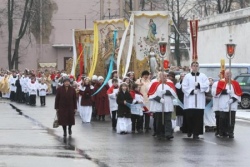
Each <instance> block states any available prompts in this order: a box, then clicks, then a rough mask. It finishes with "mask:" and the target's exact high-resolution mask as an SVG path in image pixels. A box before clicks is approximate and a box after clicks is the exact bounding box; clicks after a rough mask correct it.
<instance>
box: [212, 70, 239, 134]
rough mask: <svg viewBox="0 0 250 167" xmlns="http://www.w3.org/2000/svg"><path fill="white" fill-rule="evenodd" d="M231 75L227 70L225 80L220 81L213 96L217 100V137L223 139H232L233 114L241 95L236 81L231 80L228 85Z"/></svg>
mask: <svg viewBox="0 0 250 167" xmlns="http://www.w3.org/2000/svg"><path fill="white" fill-rule="evenodd" d="M231 75H232V73H230V71H229V70H228V69H227V70H226V71H225V78H224V79H221V80H220V81H219V82H218V83H217V86H216V94H215V96H216V97H218V98H219V110H220V127H219V128H220V129H219V136H220V137H223V138H224V137H229V138H234V125H235V114H236V110H237V107H238V102H240V101H241V95H242V90H241V87H240V85H239V83H238V82H237V81H235V80H231V85H230V81H229V79H230V78H231ZM230 87H231V88H230ZM230 119H231V120H230Z"/></svg>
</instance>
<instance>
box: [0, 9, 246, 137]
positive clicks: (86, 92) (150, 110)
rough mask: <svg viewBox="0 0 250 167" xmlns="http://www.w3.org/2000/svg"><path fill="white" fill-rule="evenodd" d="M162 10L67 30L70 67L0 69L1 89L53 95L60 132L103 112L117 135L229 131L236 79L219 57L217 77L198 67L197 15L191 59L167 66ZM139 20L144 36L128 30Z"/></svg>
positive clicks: (22, 97)
mask: <svg viewBox="0 0 250 167" xmlns="http://www.w3.org/2000/svg"><path fill="white" fill-rule="evenodd" d="M168 16H169V13H168V12H158V14H157V15H156V14H155V12H154V13H150V12H148V13H147V12H133V13H132V15H131V17H130V20H129V22H127V21H126V20H124V19H117V20H101V21H96V22H95V23H94V30H83V31H73V43H74V44H75V45H74V48H73V49H74V55H73V63H72V67H71V72H70V73H66V72H65V71H61V72H60V71H48V70H45V71H43V72H41V71H39V72H36V71H34V70H28V69H25V70H24V71H22V72H21V71H16V70H13V71H2V72H1V78H0V92H1V97H2V98H7V99H10V100H11V101H13V102H14V101H16V102H18V103H25V104H27V105H31V106H36V105H38V104H37V102H36V96H39V97H40V105H41V106H45V105H46V96H47V95H51V94H52V95H55V104H54V109H55V110H56V115H57V120H56V121H57V123H58V125H60V126H62V128H63V136H64V137H66V136H67V135H69V136H71V135H72V126H73V125H75V116H76V115H79V116H80V118H81V120H82V123H83V124H87V123H93V124H94V121H107V120H110V122H111V127H112V129H113V131H115V132H116V133H118V134H122V135H123V134H130V133H131V134H140V133H149V132H151V133H152V136H154V137H155V138H157V139H159V140H164V139H165V140H172V139H173V138H174V132H175V131H176V127H179V130H180V131H181V132H183V133H186V134H187V137H189V138H190V137H192V138H193V139H194V140H198V139H200V135H203V133H204V129H205V131H206V132H214V133H215V136H217V137H221V138H234V126H235V113H236V110H237V107H238V103H239V102H240V101H241V95H242V90H241V87H240V86H239V83H238V82H237V81H235V80H232V73H231V70H230V69H225V64H224V63H225V62H223V61H222V62H221V71H218V78H216V79H214V78H211V77H209V76H206V74H204V73H202V72H199V63H198V55H197V33H198V31H197V30H198V20H191V21H190V32H191V41H192V60H191V61H190V67H176V66H175V67H174V66H170V65H169V61H168V60H167V57H166V55H167V54H168V52H169V51H168V50H169V46H168V45H167V43H168V41H167V38H168V36H169V34H168V33H169V27H170V25H171V20H170V19H169V17H168ZM139 18H140V19H139ZM145 20H148V25H147V26H148V30H147V31H146V36H145V37H144V34H145V33H144V32H141V34H135V35H133V34H134V29H135V30H136V29H138V26H137V25H136V24H143V23H145ZM134 23H136V24H134ZM157 25H161V26H160V27H157ZM137 32H138V31H137ZM159 34H160V36H159ZM134 40H135V41H136V42H134ZM135 46H136V47H135ZM230 47H231V48H230V49H229V56H230V55H231V56H232V55H233V54H234V48H232V46H231V45H230ZM135 52H136V54H135ZM76 75H77V76H76ZM67 129H68V131H67Z"/></svg>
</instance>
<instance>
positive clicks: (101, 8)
mask: <svg viewBox="0 0 250 167" xmlns="http://www.w3.org/2000/svg"><path fill="white" fill-rule="evenodd" d="M103 16H104V0H100V20H103Z"/></svg>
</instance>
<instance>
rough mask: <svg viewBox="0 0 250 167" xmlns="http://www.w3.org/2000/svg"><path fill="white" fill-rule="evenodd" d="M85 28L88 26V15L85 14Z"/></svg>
mask: <svg viewBox="0 0 250 167" xmlns="http://www.w3.org/2000/svg"><path fill="white" fill-rule="evenodd" d="M84 22H85V29H86V28H87V16H86V15H85V21H84Z"/></svg>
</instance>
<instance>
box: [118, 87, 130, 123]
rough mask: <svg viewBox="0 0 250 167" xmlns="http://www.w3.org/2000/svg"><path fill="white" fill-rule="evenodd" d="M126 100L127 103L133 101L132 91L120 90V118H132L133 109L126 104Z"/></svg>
mask: <svg viewBox="0 0 250 167" xmlns="http://www.w3.org/2000/svg"><path fill="white" fill-rule="evenodd" d="M124 101H126V102H127V103H130V104H131V103H132V102H133V98H132V97H131V95H130V93H129V92H128V91H126V92H125V93H124V92H122V91H120V92H119V93H118V95H117V99H116V102H117V104H118V112H117V117H118V118H123V117H125V118H131V111H130V108H129V107H128V106H126V105H125V104H124Z"/></svg>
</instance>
